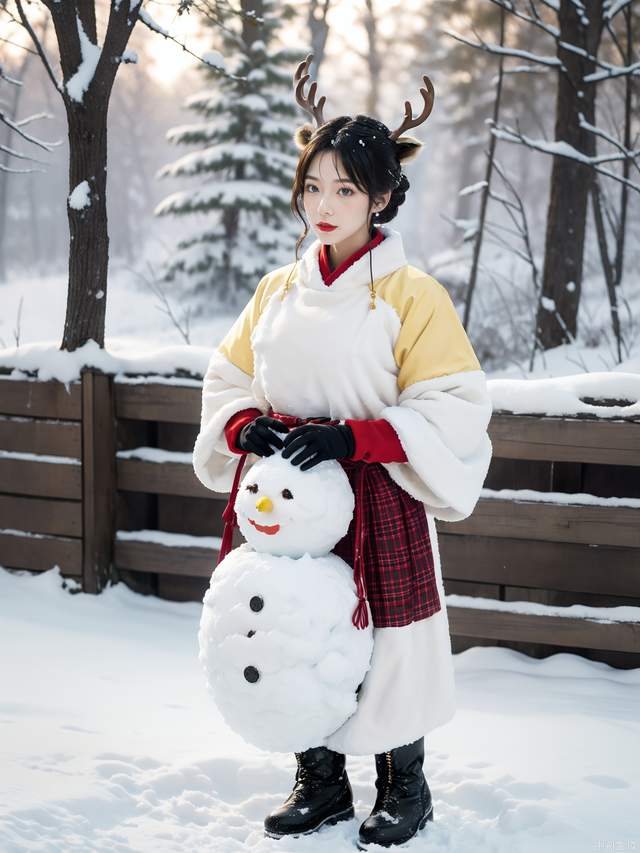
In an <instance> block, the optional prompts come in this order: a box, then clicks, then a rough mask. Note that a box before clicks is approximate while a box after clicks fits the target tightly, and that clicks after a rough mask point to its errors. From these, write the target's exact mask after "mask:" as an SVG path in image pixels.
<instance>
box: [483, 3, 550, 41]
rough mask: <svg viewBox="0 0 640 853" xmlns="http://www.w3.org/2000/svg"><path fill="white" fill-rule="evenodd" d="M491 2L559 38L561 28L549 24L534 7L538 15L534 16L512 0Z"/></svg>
mask: <svg viewBox="0 0 640 853" xmlns="http://www.w3.org/2000/svg"><path fill="white" fill-rule="evenodd" d="M490 2H491V3H494V4H495V5H496V6H500V8H502V9H504V10H505V12H509V13H510V14H511V15H514V16H515V17H516V18H521V19H522V20H523V21H527V23H529V24H533V25H534V26H535V27H539V28H540V29H541V30H543V31H544V32H545V33H547V34H548V35H550V36H552V37H553V38H555V39H557V38H559V36H560V30H559V29H558V28H557V27H554V26H552V25H551V24H548V23H547V22H546V21H544V20H543V19H542V18H541V17H540V16H539V15H538V13H537V11H536V10H535V7H534V12H535V15H536V17H535V18H532V17H531V16H530V15H526V14H525V13H524V12H521V11H520V10H519V9H517V8H516V6H515V4H514V3H512V2H511V0H490Z"/></svg>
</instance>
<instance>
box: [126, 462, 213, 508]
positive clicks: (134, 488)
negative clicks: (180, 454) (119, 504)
mask: <svg viewBox="0 0 640 853" xmlns="http://www.w3.org/2000/svg"><path fill="white" fill-rule="evenodd" d="M116 470H117V478H118V488H119V489H123V490H125V491H131V492H151V493H152V494H157V495H184V496H185V497H194V498H209V499H210V500H220V494H219V493H218V492H213V491H211V489H207V488H206V486H203V485H202V483H201V482H200V480H198V478H197V477H196V475H195V473H194V471H193V468H192V466H191V465H187V464H185V463H183V462H162V463H159V462H147V461H145V460H144V459H118V460H117V461H116Z"/></svg>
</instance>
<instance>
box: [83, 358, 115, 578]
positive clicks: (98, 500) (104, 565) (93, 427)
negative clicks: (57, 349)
mask: <svg viewBox="0 0 640 853" xmlns="http://www.w3.org/2000/svg"><path fill="white" fill-rule="evenodd" d="M115 505H116V422H115V407H114V395H113V377H112V376H108V375H107V374H104V373H98V372H96V371H95V370H92V369H89V368H85V369H83V370H82V588H83V590H84V592H90V593H98V592H100V591H101V590H102V589H103V588H104V586H105V585H106V583H107V580H108V579H109V578H110V577H111V573H112V565H113V540H114V537H115Z"/></svg>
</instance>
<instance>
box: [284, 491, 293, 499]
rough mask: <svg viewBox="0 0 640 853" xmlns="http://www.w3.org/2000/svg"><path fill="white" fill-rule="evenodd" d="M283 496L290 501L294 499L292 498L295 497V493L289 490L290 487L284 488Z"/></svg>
mask: <svg viewBox="0 0 640 853" xmlns="http://www.w3.org/2000/svg"><path fill="white" fill-rule="evenodd" d="M282 497H283V498H286V499H287V500H288V501H290V500H292V499H293V495H292V494H291V492H290V491H289V489H283V490H282Z"/></svg>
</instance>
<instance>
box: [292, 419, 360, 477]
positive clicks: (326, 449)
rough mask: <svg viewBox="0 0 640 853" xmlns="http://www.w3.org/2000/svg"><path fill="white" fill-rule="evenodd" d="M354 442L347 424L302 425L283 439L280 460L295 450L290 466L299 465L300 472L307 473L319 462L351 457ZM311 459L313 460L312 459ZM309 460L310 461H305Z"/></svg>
mask: <svg viewBox="0 0 640 853" xmlns="http://www.w3.org/2000/svg"><path fill="white" fill-rule="evenodd" d="M355 446H356V440H355V438H354V435H353V432H352V430H351V427H350V426H349V425H348V424H337V425H335V426H333V425H329V424H312V423H309V424H303V425H302V426H299V427H295V428H294V429H292V430H291V431H290V432H289V435H287V436H286V437H285V439H284V450H283V451H282V458H283V459H288V458H289V457H290V456H291V455H292V454H293V453H295V452H296V451H297V450H300V453H298V455H297V456H295V457H294V458H293V459H292V460H291V464H292V465H299V464H300V463H301V462H302V463H304V464H302V465H300V470H301V471H308V470H309V468H313V466H314V465H317V464H318V463H319V462H325V461H326V460H327V459H344V458H345V457H350V456H353V453H354V451H355ZM312 457H313V458H312ZM307 460H310V461H307Z"/></svg>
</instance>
